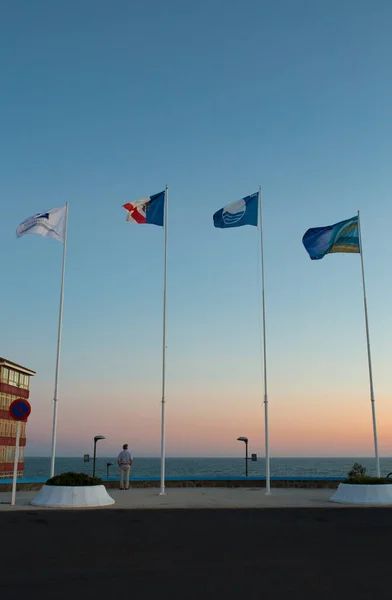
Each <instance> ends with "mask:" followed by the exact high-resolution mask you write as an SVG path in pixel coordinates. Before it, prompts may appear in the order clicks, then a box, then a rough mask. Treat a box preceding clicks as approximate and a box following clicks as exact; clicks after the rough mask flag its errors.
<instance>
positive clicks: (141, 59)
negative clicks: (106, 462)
mask: <svg viewBox="0 0 392 600" xmlns="http://www.w3.org/2000/svg"><path fill="white" fill-rule="evenodd" d="M391 19H392V5H391V3H390V2H389V1H387V0H377V1H375V2H370V1H363V0H345V1H343V2H342V1H341V0H330V1H328V2H323V1H320V0H315V1H313V2H310V1H302V0H296V1H292V0H281V1H277V2H272V1H270V2H265V1H262V0H245V1H241V2H240V1H239V0H200V1H199V2H195V3H191V2H186V1H185V2H184V1H180V0H167V1H166V2H162V1H160V0H143V2H136V1H129V0H127V1H125V0H117V1H116V2H114V3H110V2H106V1H103V0H94V1H93V0H82V1H79V2H76V1H75V0H70V1H68V2H62V3H59V2H52V1H50V0H46V1H44V0H35V1H34V2H31V1H28V0H24V1H17V0H15V1H14V2H8V3H3V5H2V8H1V18H0V56H1V59H0V61H1V68H0V89H1V100H0V108H1V110H0V120H1V121H0V125H1V145H0V165H1V177H0V194H1V208H2V211H1V221H0V256H1V258H2V260H1V265H2V266H1V272H2V279H1V282H2V285H1V291H2V293H1V300H0V306H1V314H2V325H1V340H0V341H1V344H0V354H2V355H3V356H6V357H7V358H9V359H11V360H15V361H16V362H21V363H22V364H25V365H26V366H27V367H30V368H33V369H35V370H36V371H37V376H36V377H35V378H34V380H33V382H32V393H31V401H32V405H33V414H32V416H31V418H30V421H29V426H28V436H29V445H28V452H30V453H31V454H38V455H42V454H49V452H50V436H51V418H52V412H51V411H52V406H51V397H52V395H53V380H54V368H55V353H56V336H57V317H58V299H59V287H60V269H61V252H62V246H61V244H60V243H58V242H56V241H53V240H46V239H43V238H40V237H38V236H26V237H24V238H22V239H20V240H17V239H16V238H15V228H16V226H17V225H18V224H19V223H20V222H21V221H22V220H23V219H25V218H27V217H28V216H30V215H32V214H34V213H36V212H39V211H43V210H47V209H50V208H53V207H57V206H61V205H63V204H64V203H65V202H66V201H69V203H70V208H69V237H68V260H67V270H66V290H65V291H66V293H65V306H64V331H63V352H62V368H61V378H60V393H59V396H60V403H59V442H58V454H59V455H65V454H81V453H84V452H88V451H89V450H91V438H92V436H93V435H95V434H97V433H102V434H104V435H106V436H107V441H106V442H102V444H105V447H104V446H102V452H103V453H106V454H110V453H111V452H115V451H117V449H118V447H119V446H120V445H121V444H122V443H123V441H129V443H130V444H131V445H132V447H133V450H134V452H135V454H139V455H158V454H159V441H160V440H159V430H160V405H159V403H160V377H161V335H162V331H161V328H162V263H163V253H162V250H163V235H162V230H161V229H160V228H158V227H155V226H138V225H132V224H127V223H126V222H125V216H126V214H125V211H124V209H123V208H122V204H123V203H125V202H127V201H130V200H135V199H138V198H140V197H142V196H145V195H149V194H153V193H157V192H159V191H161V190H162V189H163V188H164V186H165V184H166V183H167V184H168V185H169V203H170V213H169V265H168V269H169V270H168V351H167V420H168V425H167V451H168V454H169V455H236V454H241V453H242V451H243V449H242V448H241V447H240V444H238V443H237V442H236V441H235V440H236V437H237V436H238V435H248V437H249V438H250V439H251V441H252V446H253V451H258V452H260V453H262V450H263V427H264V426H263V411H262V405H261V401H262V381H261V367H260V362H261V318H260V275H259V269H260V257H259V237H258V232H257V230H256V229H255V228H251V227H244V228H240V229H233V230H226V231H221V230H216V229H214V228H213V226H212V214H213V213H214V212H215V211H216V210H218V209H219V208H221V207H222V206H224V205H225V204H228V203H230V202H232V201H234V200H237V199H239V198H241V197H243V196H245V195H248V194H250V193H253V192H255V191H256V190H257V187H258V185H259V184H261V185H262V186H263V201H264V228H265V236H264V242H265V260H266V264H265V268H266V302H267V332H268V369H269V397H270V411H271V415H270V417H271V453H272V456H277V455H280V456H282V455H283V456H289V455H294V456H296V455H300V454H302V455H323V454H324V455H327V456H331V455H343V454H349V455H355V454H359V455H360V454H362V455H363V454H368V455H371V454H372V452H373V447H372V430H371V418H370V404H369V391H368V375H367V362H366V361H367V358H366V345H365V330H364V317H363V305H362V296H361V278H360V259H359V256H358V255H343V254H341V255H333V256H327V257H325V258H324V259H323V260H322V261H319V262H312V261H310V260H309V258H308V257H307V255H306V253H305V250H304V249H303V247H302V243H301V238H302V235H303V233H304V232H305V230H306V229H307V228H308V227H315V226H319V225H329V224H332V223H334V222H336V221H340V220H343V219H346V218H349V217H351V216H354V214H355V213H356V211H357V210H358V209H360V210H361V217H362V227H363V237H364V250H365V255H364V258H365V268H366V273H367V285H368V301H369V318H370V327H371V341H372V350H373V361H374V376H375V388H376V401H377V408H378V418H379V428H380V440H381V453H382V454H384V455H390V454H391V452H392V435H391V428H390V425H391V418H392V410H391V409H390V387H391V380H390V371H391V367H390V364H391V331H392V318H391V308H390V307H391V303H392V285H391V268H390V265H391V261H390V257H391V243H390V227H389V224H390V220H391V217H392V209H391V206H392V203H391V197H390V195H391V194H390V190H391V187H392V186H391V179H392V171H391V159H392V143H391V140H392V119H391V116H392V115H391V106H392V79H391V62H392V38H391V28H390V23H391Z"/></svg>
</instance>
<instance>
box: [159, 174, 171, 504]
mask: <svg viewBox="0 0 392 600" xmlns="http://www.w3.org/2000/svg"><path fill="white" fill-rule="evenodd" d="M168 201H169V188H168V186H166V188H165V208H164V210H165V216H164V224H165V250H164V266H163V336H162V421H161V491H160V493H159V495H160V496H165V495H166V492H165V458H166V456H165V452H166V450H165V394H166V273H167V225H168Z"/></svg>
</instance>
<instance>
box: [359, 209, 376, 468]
mask: <svg viewBox="0 0 392 600" xmlns="http://www.w3.org/2000/svg"><path fill="white" fill-rule="evenodd" d="M358 231H359V251H360V255H361V267H362V287H363V305H364V309H365V327H366V342H367V354H368V366H369V383H370V402H371V406H372V419H373V436H374V450H375V456H376V474H377V477H380V476H381V471H380V457H379V454H378V438H377V421H376V404H375V399H374V386H373V369H372V357H371V354H370V335H369V321H368V310H367V299H366V287H365V269H364V266H363V249H362V231H361V221H360V215H359V211H358Z"/></svg>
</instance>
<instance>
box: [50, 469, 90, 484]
mask: <svg viewBox="0 0 392 600" xmlns="http://www.w3.org/2000/svg"><path fill="white" fill-rule="evenodd" d="M46 485H67V486H78V487H79V486H86V485H89V486H90V485H102V479H100V478H99V477H90V475H87V474H86V473H72V472H69V473H61V475H55V476H54V477H52V478H51V479H48V481H47V482H46Z"/></svg>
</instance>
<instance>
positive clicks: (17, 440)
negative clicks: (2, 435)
mask: <svg viewBox="0 0 392 600" xmlns="http://www.w3.org/2000/svg"><path fill="white" fill-rule="evenodd" d="M20 428H21V424H20V421H17V424H16V440H15V456H14V475H13V478H12V494H11V505H12V506H14V504H15V500H16V479H17V476H18V462H19V443H20Z"/></svg>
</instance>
